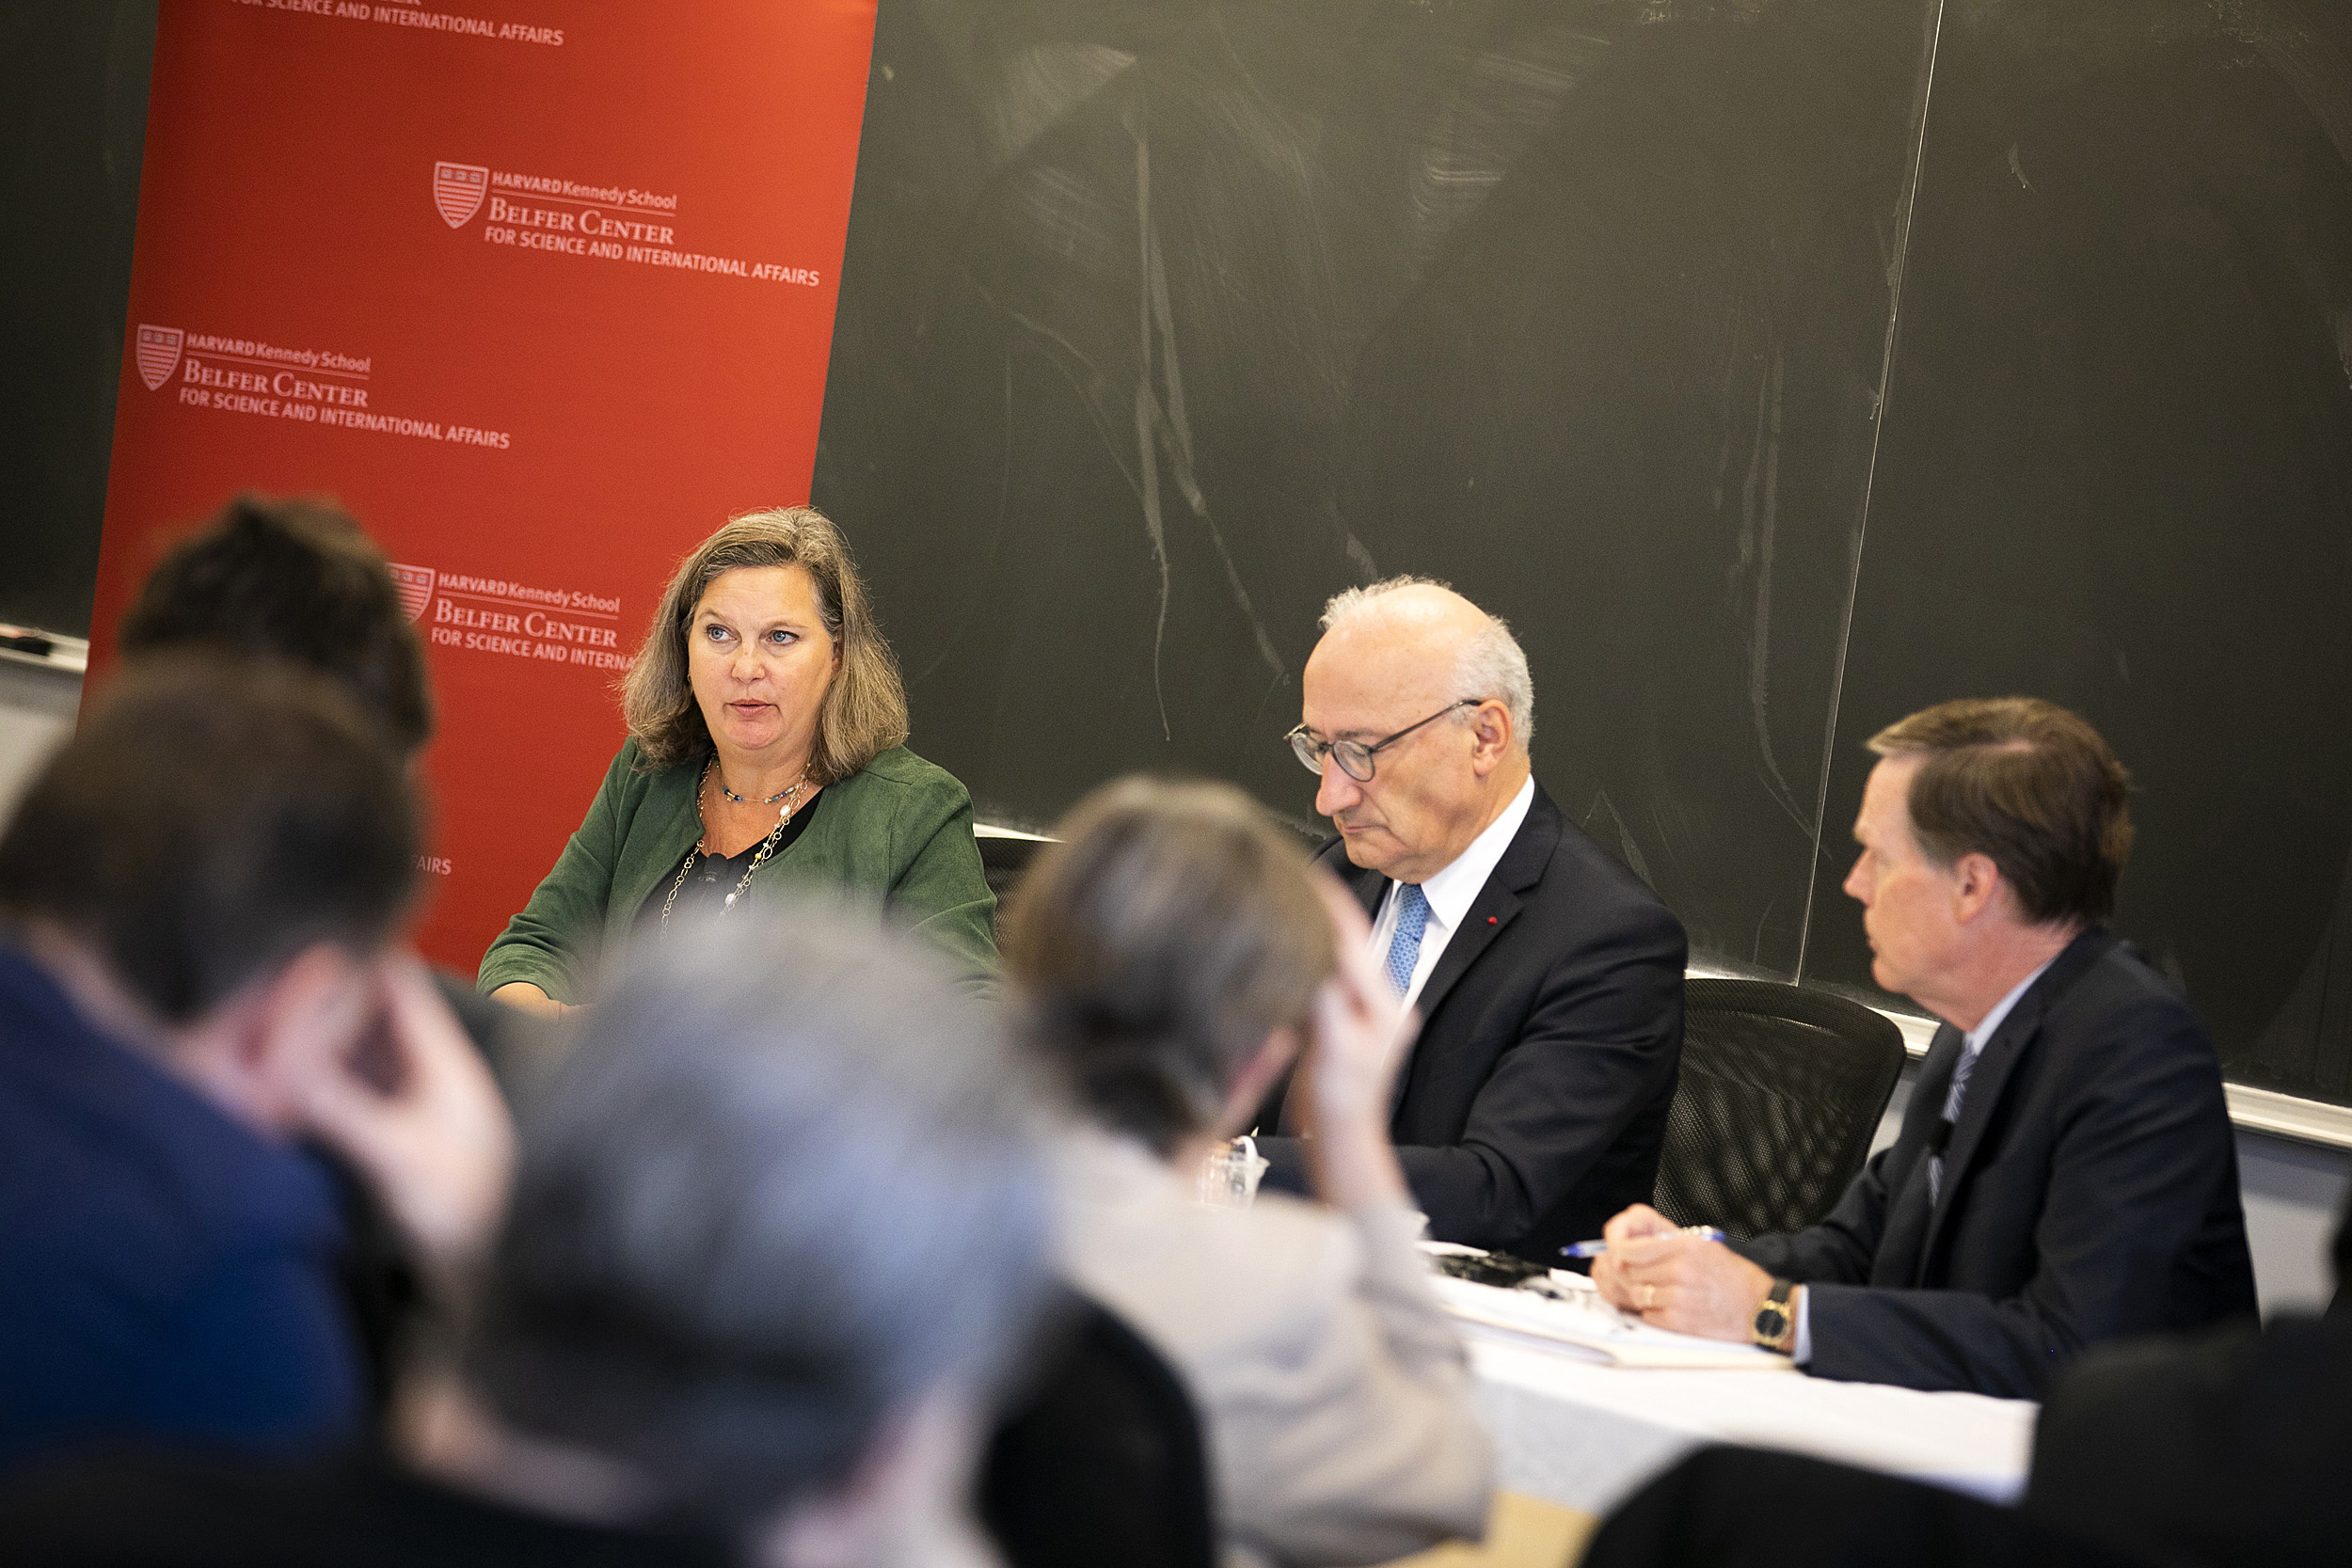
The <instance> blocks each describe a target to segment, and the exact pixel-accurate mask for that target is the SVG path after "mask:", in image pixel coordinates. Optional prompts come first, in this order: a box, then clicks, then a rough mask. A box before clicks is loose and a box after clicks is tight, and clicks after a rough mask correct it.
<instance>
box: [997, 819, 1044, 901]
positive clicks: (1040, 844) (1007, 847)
mask: <svg viewBox="0 0 2352 1568" xmlns="http://www.w3.org/2000/svg"><path fill="white" fill-rule="evenodd" d="M1047 842H1049V841H1047V840H1045V839H1039V838H990V837H985V836H984V837H982V838H981V840H980V869H981V870H982V871H983V872H985V873H986V874H987V876H988V891H989V892H991V893H993V894H994V895H996V907H997V909H998V911H1002V910H1003V909H1004V905H1005V897H1006V895H1008V894H1009V893H1011V892H1012V890H1013V887H1014V884H1016V883H1018V882H1019V881H1020V880H1021V874H1022V873H1023V872H1025V871H1026V870H1028V869H1029V863H1030V862H1031V861H1033V860H1035V859H1037V853H1038V851H1039V850H1041V849H1042V848H1044V847H1045V846H1046V844H1047Z"/></svg>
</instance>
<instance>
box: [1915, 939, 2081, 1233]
mask: <svg viewBox="0 0 2352 1568" xmlns="http://www.w3.org/2000/svg"><path fill="white" fill-rule="evenodd" d="M2114 945H2115V939H2114V938H2113V937H2111V936H2109V935H2108V934H2107V933H2106V932H2105V931H2103V930H2100V929H2098V928H2097V927H2092V928H2091V929H2090V930H2087V931H2084V932H2083V933H2081V934H2080V935H2079V936H2077V937H2075V939H2074V941H2073V942H2069V943H2068V944H2067V946H2066V950H2065V951H2064V952H2062V953H2060V954H2059V955H2058V958H2057V961H2055V962H2054V963H2052V964H2051V965H2050V967H2049V969H2048V970H2046V971H2045V972H2044V973H2043V974H2042V978H2041V979H2039V980H2037V981H2035V982H2034V984H2033V989H2032V990H2028V991H2027V992H2026V994H2025V995H2023V996H2021V997H2019V998H2018V999H2017V1006H2014V1007H2012V1008H2011V1009H2010V1015H2009V1017H2007V1018H2005V1019H2003V1020H2002V1021H2001V1026H2000V1027H1999V1028H1998V1029H1995V1030H1994V1031H1993V1037H1992V1038H1991V1039H1989V1040H1987V1041H1985V1042H1984V1050H1983V1051H1982V1052H1980V1053H1979V1054H1978V1056H1977V1066H1976V1069H1975V1070H1974V1071H1973V1072H1971V1073H1970V1074H1969V1076H1968V1092H1967V1093H1966V1094H1964V1095H1963V1096H1962V1097H1961V1101H1960V1120H1959V1121H1957V1122H1955V1123H1954V1124H1953V1126H1952V1141H1951V1143H1950V1144H1949V1145H1948V1146H1947V1147H1946V1148H1945V1150H1944V1180H1943V1184H1942V1186H1941V1188H1940V1189H1939V1196H1938V1197H1937V1199H1936V1204H1935V1208H1934V1212H1932V1213H1931V1214H1930V1215H1929V1216H1928V1233H1927V1239H1926V1241H1925V1243H1924V1244H1923V1245H1922V1246H1921V1247H1920V1249H1919V1271H1920V1275H1921V1276H1922V1277H1924V1274H1925V1270H1926V1268H1927V1262H1928V1259H1930V1258H1931V1257H1932V1256H1933V1255H1934V1251H1935V1243H1936V1241H1937V1239H1938V1238H1939V1237H1940V1236H1941V1235H1942V1234H1943V1230H1944V1224H1945V1221H1946V1219H1947V1218H1948V1217H1949V1215H1950V1214H1951V1212H1952V1206H1953V1201H1954V1199H1955V1197H1956V1196H1957V1195H1958V1194H1959V1192H1960V1190H1961V1188H1962V1187H1963V1185H1964V1184H1965V1182H1966V1180H1967V1177H1968V1170H1969V1167H1970V1165H1972V1164H1975V1162H1976V1158H1977V1151H1978V1150H1979V1148H1982V1147H1983V1145H1984V1132H1985V1129H1986V1128H1987V1127H1988V1126H1990V1125H1991V1124H1992V1120H1993V1116H1994V1112H1995V1111H1997V1110H1998V1109H1999V1108H2000V1103H2001V1091H2002V1090H2003V1089H2005V1088H2006V1087H2008V1085H2009V1080H2010V1072H2011V1071H2012V1070H2013V1069H2015V1068H2016V1066H2017V1063H2018V1061H2019V1060H2020V1059H2021V1058H2022V1057H2023V1056H2024V1055H2025V1053H2026V1047H2027V1046H2029V1045H2030V1044H2032V1042H2033V1038H2034V1037H2035V1036H2036V1035H2038V1034H2040V1033H2041V1030H2042V1019H2043V1018H2044V1017H2045V1016H2047V1014H2048V1013H2049V1010H2050V1007H2051V1005H2052V1004H2053V1003H2055V1002H2057V1001H2058V998H2059V997H2061V996H2063V995H2065V994H2066V991H2067V988H2069V987H2070V986H2072V985H2073V984H2074V982H2075V980H2076V979H2078V978H2079V977H2080V976H2081V975H2082V973H2083V972H2084V971H2085V970H2087V969H2089V968H2090V966H2091V965H2092V964H2093V963H2096V962H2097V961H2098V960H2099V958H2101V957H2103V956H2104V955H2105V954H2106V950H2107V949H2108V948H2110V947H2112V946H2114ZM1953 1059H1954V1061H1955V1062H1957V1061H1958V1059H1959V1058H1958V1057H1957V1056H1955V1057H1954V1058H1953ZM1950 1089H1951V1075H1950V1074H1949V1073H1947V1074H1945V1077H1944V1090H1943V1092H1944V1093H1947V1094H1948V1093H1949V1092H1950ZM1936 1114H1937V1115H1938V1116H1941V1115H1942V1114H1943V1110H1942V1106H1941V1103H1940V1102H1939V1103H1938V1105H1937V1108H1936ZM1921 1163H1922V1164H1925V1162H1924V1161H1923V1162H1921Z"/></svg>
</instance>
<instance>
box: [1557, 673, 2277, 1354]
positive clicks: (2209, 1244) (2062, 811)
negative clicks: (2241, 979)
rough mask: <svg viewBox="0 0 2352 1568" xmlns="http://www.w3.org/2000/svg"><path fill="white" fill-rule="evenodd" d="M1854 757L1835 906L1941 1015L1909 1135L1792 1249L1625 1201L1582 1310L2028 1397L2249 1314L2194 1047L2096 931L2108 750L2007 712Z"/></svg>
mask: <svg viewBox="0 0 2352 1568" xmlns="http://www.w3.org/2000/svg"><path fill="white" fill-rule="evenodd" d="M1870 749H1871V750H1872V751H1873V752H1877V753H1878V755H1879V758H1880V761H1879V763H1878V766H1877V767H1876V768H1874V769H1873V770H1872V772H1871V774H1870V779H1869V783H1868V784H1867V787H1866V789H1865V791H1864V793H1863V799H1862V812H1861V816H1860V817H1859V818H1858V819H1857V820H1856V822H1855V824H1854V837H1855V839H1856V840H1857V841H1858V842H1859V843H1860V844H1861V846H1862V853H1861V856H1860V857H1859V858H1858V859H1857V860H1856V861H1855V862H1854V868H1853V871H1852V873H1851V875H1849V876H1848V877H1847V879H1846V892H1847V893H1848V894H1850V895H1852V896H1853V897H1854V898H1856V899H1857V900H1859V901H1860V902H1861V904H1862V907H1863V925H1864V927H1865V928H1866V929H1867V931H1868V933H1869V938H1870V950H1871V953H1872V954H1873V956H1874V957H1873V960H1872V964H1871V976H1872V978H1874V979H1875V980H1876V981H1877V982H1878V983H1879V984H1880V985H1881V986H1883V987H1884V988H1885V989H1886V990H1891V991H1899V992H1902V993H1904V994H1906V995H1909V996H1910V997H1912V998H1913V999H1914V1000H1915V1001H1916V1002H1918V1003H1919V1004H1920V1005H1921V1006H1924V1007H1925V1008H1927V1010H1928V1011H1930V1012H1931V1013H1933V1014H1934V1015H1935V1016H1936V1017H1937V1018H1939V1019H1942V1020H1943V1021H1944V1027H1943V1028H1942V1029H1940V1030H1938V1031H1937V1033H1936V1037H1935V1040H1934V1043H1933V1044H1932V1045H1931V1046H1930V1047H1929V1050H1928V1055H1927V1060H1926V1061H1925V1062H1924V1063H1923V1064H1922V1065H1921V1067H1920V1069H1919V1079H1918V1084H1917V1085H1916V1087H1915V1089H1914V1090H1913V1092H1912V1097H1911V1103H1910V1107H1909V1109H1908V1111H1907V1112H1906V1113H1905V1115H1904V1117H1903V1126H1902V1132H1901V1134H1900V1135H1899V1137H1898V1138H1897V1139H1896V1140H1895V1143H1894V1145H1893V1147H1891V1148H1887V1149H1885V1150H1883V1151H1882V1152H1881V1153H1879V1154H1877V1155H1875V1156H1873V1157H1872V1159H1871V1160H1870V1163H1869V1164H1867V1165H1866V1166H1865V1167H1864V1168H1863V1171H1862V1173H1861V1174H1860V1175H1859V1176H1857V1177H1856V1178H1855V1179H1854V1180H1853V1184H1852V1185H1851V1187H1849V1188H1848V1189H1847V1191H1846V1195H1845V1196H1844V1197H1843V1198H1842V1199H1840V1200H1839V1202H1838V1205H1837V1207H1836V1210H1835V1211H1833V1212H1831V1214H1830V1216H1829V1217H1828V1218H1827V1219H1826V1220H1824V1221H1822V1222H1821V1223H1820V1225H1817V1226H1814V1227H1811V1228H1810V1229H1806V1230H1801V1231H1798V1232H1796V1233H1795V1234H1793V1235H1786V1236H1759V1237H1756V1238H1754V1239H1753V1240H1749V1241H1742V1242H1736V1243H1732V1244H1730V1245H1728V1246H1726V1245H1724V1244H1722V1243H1714V1242H1708V1241H1702V1240H1700V1239H1698V1238H1697V1237H1694V1236H1690V1235H1684V1234H1680V1233H1677V1232H1676V1231H1675V1230H1674V1228H1673V1227H1671V1226H1670V1225H1668V1223H1667V1222H1666V1221H1665V1220H1664V1219H1662V1218H1661V1217H1660V1216H1659V1215H1658V1214H1657V1213H1656V1212H1653V1211H1652V1210H1650V1209H1649V1208H1647V1207H1646V1206H1643V1205H1637V1206H1635V1207H1633V1208H1631V1209H1629V1210H1628V1211H1627V1212H1625V1213H1623V1214H1621V1215H1619V1216H1617V1217H1616V1218H1615V1219H1613V1220H1611V1221H1610V1222H1609V1227H1608V1229H1607V1231H1606V1232H1605V1234H1606V1235H1607V1236H1608V1238H1609V1243H1610V1247H1609V1254H1608V1256H1607V1257H1606V1258H1605V1259H1602V1261H1601V1262H1600V1264H1598V1265H1597V1266H1596V1267H1595V1269H1594V1271H1593V1277H1594V1279H1595V1281H1596V1282H1597V1284H1598V1285H1599V1286H1600V1288H1601V1291H1602V1292H1603V1293H1604V1294H1605V1295H1607V1296H1609V1297H1610V1299H1612V1300H1613V1301H1614V1302H1616V1303H1617V1304H1618V1305H1619V1306H1621V1307H1628V1308H1630V1309H1632V1310H1637V1311H1639V1312H1641V1313H1642V1314H1643V1316H1644V1317H1645V1318H1646V1319H1647V1320H1648V1321H1649V1322H1651V1323H1657V1324H1659V1325H1661V1327H1665V1328H1673V1329H1679V1330H1682V1331H1684V1332H1686V1333H1692V1334H1702V1335H1707V1336H1708V1337H1710V1338H1722V1339H1736V1340H1748V1339H1754V1340H1756V1342H1759V1343H1763V1344H1767V1345H1770V1346H1771V1347H1772V1348H1773V1349H1775V1350H1781V1351H1784V1352H1787V1353H1788V1354H1793V1355H1794V1356H1795V1358H1796V1359H1797V1361H1798V1363H1799V1364H1800V1365H1802V1366H1804V1368H1805V1369H1806V1370H1809V1371H1812V1372H1816V1373H1819V1374H1820V1375H1822V1376H1826V1377H1836V1378H1848V1379H1853V1380H1857V1381H1864V1382H1872V1383H1897V1384H1903V1385H1906V1386H1911V1387H1915V1388H1961V1389H1973V1390H1975V1391H1977V1392H1979V1393H1985V1394H1996V1395H2003V1396H2008V1397H2011V1398H2023V1399H2037V1398H2040V1397H2041V1395H2042V1390H2043V1388H2044V1386H2046V1384H2047V1383H2048V1381H2049V1379H2050V1377H2051V1374H2052V1373H2053V1372H2054V1371H2056V1370H2058V1368H2059V1367H2061V1366H2062V1365H2063V1364H2064V1363H2065V1362H2066V1361H2067V1360H2068V1359H2070V1358H2071V1357H2073V1356H2074V1355H2076V1354H2079V1353H2080V1352H2082V1351H2083V1350H2085V1349H2086V1348H2088V1347H2090V1346H2091V1345H2094V1344H2098V1343H2100V1342H2102V1341H2106V1340H2111V1339H2118V1338H2125V1337H2127V1336H2132V1335H2140V1334H2157V1333H2177V1332H2182V1331H2185V1330H2189V1329H2196V1328H2202V1327H2204V1326H2206V1325H2207V1324H2210V1323H2218V1322H2222V1321H2225V1320H2228V1319H2230V1318H2233V1317H2239V1316H2251V1315H2252V1313H2253V1311H2254V1275H2253V1266H2252V1263H2251V1261H2250V1259H2249V1256H2248V1252H2247V1246H2246V1221H2245V1216H2244V1214H2243V1212H2241V1210H2240V1208H2239V1204H2238V1183H2237V1155H2236V1146H2235V1143H2234V1141H2233V1134H2232V1131H2231V1127H2230V1113H2229V1106H2228V1104H2227V1102H2226V1101H2224V1099H2223V1097H2222V1091H2221V1068H2220V1063H2219V1062H2218V1061H2217V1059H2216V1057H2215V1055H2214V1050H2213V1043H2212V1041H2211V1040H2210V1039H2208V1038H2207V1037H2206V1035H2205V1030H2204V1025H2202V1024H2201V1023H2200V1022H2198V1020H2197V1015H2196V1014H2195V1013H2193V1012H2191V1011H2190V1010H2189V1008H2188V1005H2187V1004H2186V1003H2185V1002H2184V1001H2183V1000H2182V999H2181V997H2180V995H2179V994H2178V992H2176V991H2175V990H2173V988H2172V987H2171V986H2170V985H2169V984H2168V983H2167V982H2166V981H2165V979H2164V978H2163V976H2161V975H2159V974H2156V973H2155V972H2154V971H2153V970H2152V969H2150V968H2149V967H2148V965H2147V964H2145V963H2144V962H2142V961H2141V960H2140V958H2138V957H2137V955H2136V954H2135V953H2134V952H2133V951H2132V950H2131V949H2130V948H2129V947H2128V946H2126V945H2125V944H2123V943H2122V942H2118V941H2117V940H2116V939H2115V938H2114V937H2113V936H2112V935H2110V934H2108V932H2107V931H2106V929H2105V927H2103V926H2102V925H2101V922H2102V921H2104V920H2105V919H2106V915H2107V913H2108V911H2110V910H2112V909H2113V908H2114V904H2115V888H2116V882H2117V880H2118V879H2119V878H2120V877H2121V876H2122V870H2123V863H2124V859H2125V857H2126V856H2127V855H2128V854H2129V853H2130V849H2131V842H2132V826H2131V818H2130V816H2129V814H2128V812H2127V810H2126V806H2125V798H2126V792H2127V789H2128V780H2127V779H2126V777H2125V775H2124V772H2123V769H2122V766H2121V765H2120V764H2118V763H2117V761H2116V760H2115V756H2114V753H2112V752H2109V751H2108V749H2107V745H2106V741H2105V740H2103V739H2101V738H2100V736H2099V735H2098V732H2097V731H2095V730H2093V729H2092V728H2091V727H2090V725H2089V724H2087V723H2085V722H2084V721H2082V720H2081V719H2079V718H2077V717H2075V716H2074V714H2072V713H2069V712H2067V711H2066V710H2065V709H2064V708H2061V707H2058V706H2057V705H2053V704H2050V703H2045V702H2042V701H2039V700H2038V699H2034V698H2029V697H2008V698H1999V699H1993V700H1984V701H1965V702H1955V703H1946V704H1943V705H1940V706H1937V707H1931V708H1929V709H1927V710H1925V711H1924V712H1921V713H1915V714H1914V715H1912V716H1911V717H1910V718H1908V719H1905V720H1903V721H1901V722H1899V723H1898V724H1895V725H1893V726H1891V727H1889V728H1888V729H1886V730H1883V731H1882V732H1881V733H1880V734H1879V735H1877V736H1874V737H1872V739H1871V741H1870Z"/></svg>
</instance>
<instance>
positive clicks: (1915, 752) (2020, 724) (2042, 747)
mask: <svg viewBox="0 0 2352 1568" xmlns="http://www.w3.org/2000/svg"><path fill="white" fill-rule="evenodd" d="M1870 750H1871V751H1873V752H1877V753H1878V754H1879V755H1880V756H1883V757H1912V756H1915V757H1919V758H1921V759H1923V760H1922V762H1921V764H1920V767H1919V771H1918V772H1917V773H1915V774H1914V775H1913V776H1912V781H1911V799H1910V801H1909V804H1910V809H1911V829H1912V832H1913V833H1914V834H1915V835H1916V837H1917V838H1918V841H1919V847H1920V848H1922V849H1924V850H1926V851H1927V853H1928V855H1929V857H1930V858H1931V859H1932V860H1933V861H1935V862H1936V863H1938V864H1939V865H1949V864H1951V863H1953V862H1954V861H1956V860H1958V859H1960V857H1961V856H1963V855H1968V854H1980V855H1984V856H1986V857H1988V858H1989V859H1990V860H1991V861H1992V862H1993V863H1994V865H1996V866H1998V867H1999V868H2000V872H2001V876H2002V878H2003V879H2005V880H2007V881H2008V883H2009V884H2010V887H2012V888H2014V889H2015V890H2016V892H2017V902H2018V906H2019V908H2020V909H2021V910H2022V911H2024V913H2025V916H2026V919H2028V920H2030V921H2032V922H2034V923H2035V924H2036V925H2046V924H2050V923H2053V922H2058V921H2068V922H2081V923H2084V924H2090V923H2092V922H2096V921H2101V920H2105V919H2106V917H2107V916H2108V915H2109V914H2110V913H2112V912H2113V911H2114V909H2115V887H2116V883H2117V882H2118V881H2119V880H2121V879H2122V875H2123V863H2124V862H2125V861H2126V860H2128V859H2130V858H2131V852H2132V816H2131V808H2130V804H2129V800H2128V797H2129V795H2130V790H2131V776H2130V775H2129V774H2127V773H2125V772H2124V771H2123V765H2122V763H2120V762H2117V761H2116V760H2115V753H2114V752H2111V751H2109V750H2107V743H2106V741H2105V740H2104V739H2102V738H2101V737H2100V735H2099V732H2098V731H2097V730H2094V729H2092V728H2091V727H2090V725H2089V724H2088V723H2086V722H2084V721H2083V720H2082V719H2080V718H2079V717H2077V716H2076V715H2074V714H2072V713H2069V712H2068V711H2067V710H2066V709H2064V708H2062V707H2060V706H2058V705H2057V704H2056V703H2047V702H2043V701H2042V699H2041V698H2039V697H1970V698H1963V699H1962V700H1960V701H1958V702H1950V703H1939V704H1937V705H1935V706H1934V707H1931V708H1924V709H1922V710H1920V711H1919V712H1917V713H1915V714H1913V715H1912V716H1911V717H1910V718H1908V719H1905V720H1902V721H1899V722H1897V723H1893V724H1889V725H1888V726H1887V727H1886V728H1884V729H1883V730H1881V731H1880V732H1879V733H1878V734H1876V735H1874V736H1871V737H1870Z"/></svg>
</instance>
